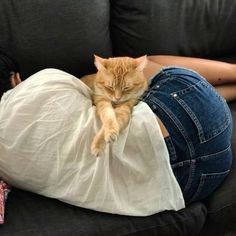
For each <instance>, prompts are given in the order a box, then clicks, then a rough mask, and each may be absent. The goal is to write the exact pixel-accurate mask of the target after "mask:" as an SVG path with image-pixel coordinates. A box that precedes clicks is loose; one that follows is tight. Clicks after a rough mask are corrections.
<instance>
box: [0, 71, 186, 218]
mask: <svg viewBox="0 0 236 236" xmlns="http://www.w3.org/2000/svg"><path fill="white" fill-rule="evenodd" d="M90 92H91V91H90V89H89V88H88V87H87V86H86V85H85V84H84V83H83V82H82V81H80V80H79V79H77V78H75V77H74V76H72V75H70V74H67V73H65V72H63V71H60V70H56V69H46V70H42V71H40V72H38V73H36V74H34V75H32V76H31V77H30V78H28V79H27V80H25V81H24V82H22V83H21V84H19V85H18V86H17V87H16V88H14V89H12V90H11V91H9V92H7V93H6V94H4V96H3V98H2V101H1V103H0V177H2V178H3V179H4V180H6V181H7V182H8V183H9V184H11V185H13V186H16V187H18V188H21V189H25V190H28V191H32V192H35V193H38V194H41V195H44V196H47V197H51V198H57V199H59V200H61V201H64V202H67V203H70V204H73V205H76V206H80V207H85V208H88V209H93V210H97V211H102V212H109V213H114V214H122V215H134V216H146V215H151V214H154V213H157V212H160V211H164V210H179V209H181V208H183V207H184V206H185V205H184V200H183V196H182V192H181V190H180V187H179V185H178V183H177V181H176V179H175V177H174V175H173V172H172V169H171V166H170V163H169V155H168V151H167V147H166V145H165V141H164V138H163V136H162V134H161V130H160V127H159V125H158V123H157V121H156V117H155V115H154V114H153V112H152V111H151V109H150V108H149V107H148V105H147V104H145V103H143V102H140V103H139V104H138V105H137V106H135V107H134V110H133V113H132V117H131V120H130V123H129V125H128V127H127V128H126V129H125V130H124V131H122V132H121V133H120V136H119V139H118V140H117V141H116V142H114V143H113V144H108V145H107V146H106V149H105V152H104V154H103V155H102V156H100V157H99V158H96V157H94V156H93V155H92V154H91V151H90V146H91V142H92V139H93V137H94V135H95V133H96V132H97V131H98V130H99V128H100V126H101V123H100V121H99V119H98V117H97V115H96V113H95V109H96V108H95V107H94V106H93V105H92V102H91V95H90Z"/></svg>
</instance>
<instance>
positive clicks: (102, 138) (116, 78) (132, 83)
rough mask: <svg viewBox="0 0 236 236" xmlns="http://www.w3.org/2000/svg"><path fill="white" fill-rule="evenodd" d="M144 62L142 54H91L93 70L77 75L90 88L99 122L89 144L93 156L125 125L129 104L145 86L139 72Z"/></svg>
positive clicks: (144, 80)
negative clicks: (121, 55)
mask: <svg viewBox="0 0 236 236" xmlns="http://www.w3.org/2000/svg"><path fill="white" fill-rule="evenodd" d="M146 63H147V57H146V56H142V57H139V58H135V59H134V58H130V57H114V58H109V59H104V58H101V57H98V56H95V65H96V67H97V70H98V71H97V73H96V74H93V75H87V76H84V77H82V78H81V80H82V81H83V82H84V83H86V84H87V85H88V86H89V87H90V88H91V89H92V91H93V103H94V105H95V106H96V111H97V114H98V116H99V117H100V120H101V122H102V127H101V129H100V130H99V132H98V133H97V134H96V135H95V137H94V139H93V142H92V145H91V152H92V153H93V154H94V155H95V156H98V155H99V154H100V153H101V152H102V151H103V150H104V148H105V144H106V143H110V142H114V141H116V140H117V138H118V135H119V132H120V131H121V130H122V129H124V128H125V127H126V126H127V125H128V123H129V120H130V116H131V112H132V109H133V106H134V105H136V104H137V103H138V101H139V97H140V96H141V95H142V94H143V92H144V91H145V89H146V88H147V80H146V78H145V77H144V75H143V69H144V67H145V66H146Z"/></svg>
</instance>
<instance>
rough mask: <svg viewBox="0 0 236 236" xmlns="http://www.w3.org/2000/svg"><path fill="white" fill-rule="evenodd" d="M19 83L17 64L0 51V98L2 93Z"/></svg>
mask: <svg viewBox="0 0 236 236" xmlns="http://www.w3.org/2000/svg"><path fill="white" fill-rule="evenodd" d="M20 82H21V78H20V74H19V72H18V66H17V64H16V63H15V62H14V61H13V59H11V58H10V57H9V56H8V55H7V54H6V53H4V52H3V51H1V50H0V98H1V96H2V95H3V93H4V92H6V91H7V90H9V89H11V88H13V87H15V86H16V85H17V84H19V83H20Z"/></svg>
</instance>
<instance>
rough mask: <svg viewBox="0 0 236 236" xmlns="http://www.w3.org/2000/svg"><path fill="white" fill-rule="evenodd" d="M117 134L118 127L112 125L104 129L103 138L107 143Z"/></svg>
mask: <svg viewBox="0 0 236 236" xmlns="http://www.w3.org/2000/svg"><path fill="white" fill-rule="evenodd" d="M118 136H119V128H116V127H113V128H109V129H107V130H105V132H104V139H105V141H106V142H107V143H112V142H115V141H116V140H117V139H118Z"/></svg>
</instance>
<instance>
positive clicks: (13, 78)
mask: <svg viewBox="0 0 236 236" xmlns="http://www.w3.org/2000/svg"><path fill="white" fill-rule="evenodd" d="M10 81H11V86H12V88H14V87H16V85H18V84H19V83H21V78H20V74H19V73H18V72H17V73H16V72H12V73H11V77H10Z"/></svg>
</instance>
